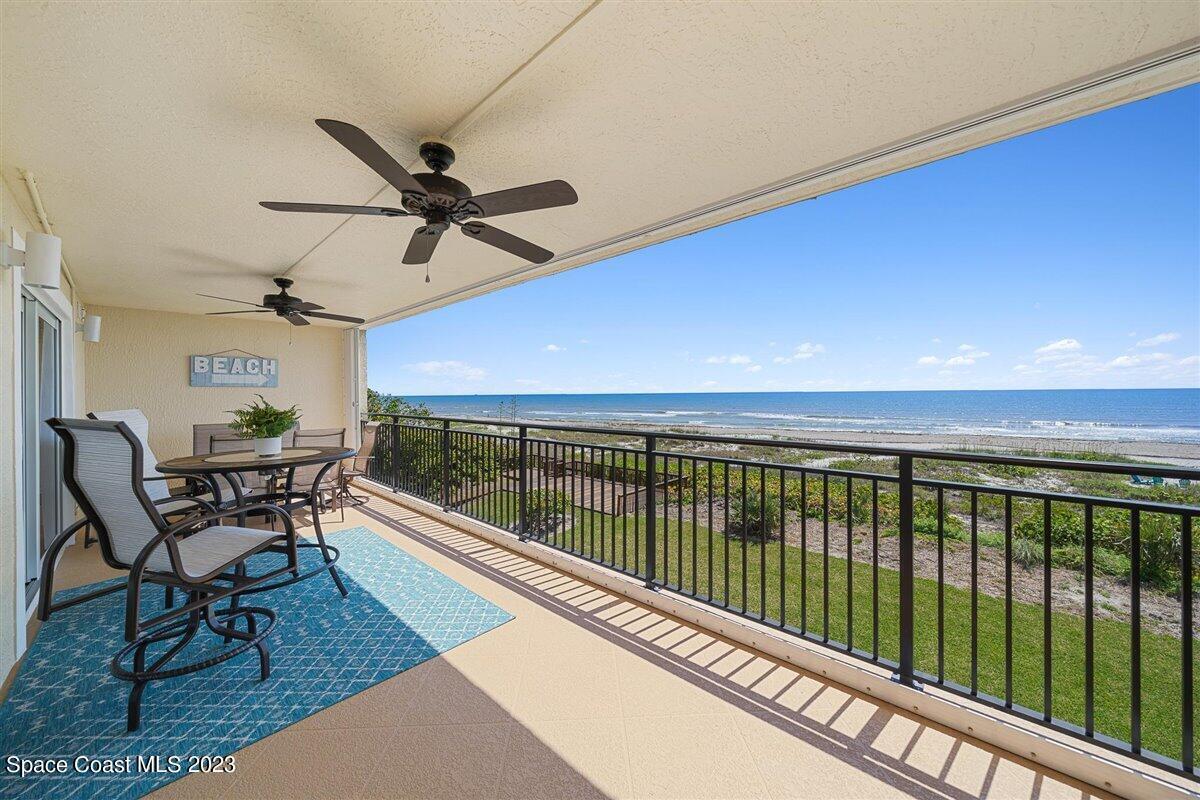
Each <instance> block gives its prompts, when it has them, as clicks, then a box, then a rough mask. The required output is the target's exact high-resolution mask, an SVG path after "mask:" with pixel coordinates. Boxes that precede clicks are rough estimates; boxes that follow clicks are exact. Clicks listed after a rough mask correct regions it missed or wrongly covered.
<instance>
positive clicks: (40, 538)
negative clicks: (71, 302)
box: [21, 294, 62, 601]
mask: <svg viewBox="0 0 1200 800" xmlns="http://www.w3.org/2000/svg"><path fill="white" fill-rule="evenodd" d="M61 334H62V330H61V326H60V324H59V321H58V318H57V317H56V316H55V315H54V314H52V313H50V311H49V309H47V308H46V307H45V306H44V305H42V304H41V303H39V302H38V301H37V300H35V299H34V298H32V297H30V296H28V295H25V294H22V295H21V389H22V392H21V416H22V423H23V425H22V429H23V431H24V436H25V440H24V447H23V452H24V457H23V460H22V465H21V468H22V470H23V473H22V474H23V478H24V480H23V485H24V492H25V497H24V500H25V502H24V508H25V531H24V536H25V593H26V601H29V600H32V599H33V597H34V596H35V595H36V594H37V588H38V587H37V578H38V572H39V570H40V567H41V560H42V553H44V552H45V550H46V547H47V545H49V543H50V541H51V540H52V539H53V538H54V536H55V534H57V533H58V531H59V530H60V529H61V527H60V526H61V522H62V520H61V510H62V478H61V472H60V464H59V461H60V454H59V445H58V437H57V436H55V435H54V432H53V431H52V430H50V427H49V426H48V425H47V424H46V420H48V419H50V418H51V417H56V416H58V415H59V413H60V411H61V400H62V397H61V391H60V387H61V386H62V341H61Z"/></svg>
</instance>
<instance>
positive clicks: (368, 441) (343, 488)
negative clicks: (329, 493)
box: [334, 422, 380, 521]
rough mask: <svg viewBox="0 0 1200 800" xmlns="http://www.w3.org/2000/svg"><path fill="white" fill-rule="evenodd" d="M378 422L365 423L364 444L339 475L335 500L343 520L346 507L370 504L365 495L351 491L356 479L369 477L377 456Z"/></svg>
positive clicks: (362, 443)
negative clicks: (368, 469)
mask: <svg viewBox="0 0 1200 800" xmlns="http://www.w3.org/2000/svg"><path fill="white" fill-rule="evenodd" d="M379 425H380V423H378V422H365V423H363V431H362V442H361V443H360V444H359V446H358V452H357V453H356V454H355V455H354V458H352V459H350V465H349V466H343V467H342V471H341V473H339V475H338V485H337V494H336V495H335V497H334V499H335V500H336V501H337V504H338V508H339V509H340V510H341V512H342V520H343V521H344V520H345V519H346V506H347V505H350V506H361V505H365V504H366V503H367V502H368V498H367V497H366V496H365V495H357V494H353V493H352V492H351V491H350V485H351V483H352V482H353V481H354V479H355V478H363V477H366V475H367V466H368V465H369V464H370V462H371V459H373V458H374V457H375V456H374V455H373V453H374V452H375V441H376V440H377V439H378V438H379Z"/></svg>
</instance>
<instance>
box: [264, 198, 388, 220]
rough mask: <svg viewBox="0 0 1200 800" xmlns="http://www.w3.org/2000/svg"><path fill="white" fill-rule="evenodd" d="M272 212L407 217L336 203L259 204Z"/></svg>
mask: <svg viewBox="0 0 1200 800" xmlns="http://www.w3.org/2000/svg"><path fill="white" fill-rule="evenodd" d="M259 205H260V206H262V207H263V208H269V209H271V210H272V211H302V212H306V213H309V214H363V215H365V216H370V217H407V216H408V212H407V211H404V210H402V209H399V208H385V207H383V206H343V205H338V204H337V203H275V202H271V201H264V202H262V203H259Z"/></svg>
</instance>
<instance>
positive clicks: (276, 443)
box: [254, 436, 283, 458]
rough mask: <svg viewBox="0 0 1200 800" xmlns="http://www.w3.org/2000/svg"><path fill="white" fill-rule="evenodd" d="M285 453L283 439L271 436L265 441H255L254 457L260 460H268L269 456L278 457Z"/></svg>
mask: <svg viewBox="0 0 1200 800" xmlns="http://www.w3.org/2000/svg"><path fill="white" fill-rule="evenodd" d="M282 451H283V437H282V436H271V437H268V438H265V439H255V440H254V455H256V456H258V457H259V458H267V457H269V456H277V455H279V454H280V453H281V452H282Z"/></svg>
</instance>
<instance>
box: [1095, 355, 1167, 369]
mask: <svg viewBox="0 0 1200 800" xmlns="http://www.w3.org/2000/svg"><path fill="white" fill-rule="evenodd" d="M1170 360H1171V357H1170V356H1169V355H1167V354H1166V353H1138V354H1137V355H1133V356H1117V357H1116V358H1114V359H1113V360H1112V361H1109V362H1108V364H1107V365H1106V366H1107V367H1113V368H1116V369H1126V368H1128V367H1141V366H1144V365H1146V364H1160V363H1162V362H1164V361H1170Z"/></svg>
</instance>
